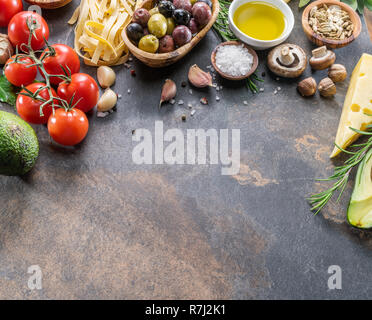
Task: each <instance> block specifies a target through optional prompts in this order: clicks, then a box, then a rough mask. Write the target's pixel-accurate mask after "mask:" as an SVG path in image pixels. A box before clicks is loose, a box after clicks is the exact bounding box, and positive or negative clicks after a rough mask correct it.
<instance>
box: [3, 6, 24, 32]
mask: <svg viewBox="0 0 372 320" xmlns="http://www.w3.org/2000/svg"><path fill="white" fill-rule="evenodd" d="M22 10H23V5H22V0H0V27H7V26H8V24H9V21H10V19H12V17H13V16H14V15H15V14H17V13H18V12H21V11H22Z"/></svg>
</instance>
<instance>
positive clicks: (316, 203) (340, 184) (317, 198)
mask: <svg viewBox="0 0 372 320" xmlns="http://www.w3.org/2000/svg"><path fill="white" fill-rule="evenodd" d="M367 128H368V129H371V128H372V126H371V125H368V126H367ZM350 129H351V130H353V131H355V132H356V133H359V134H361V135H367V136H371V135H372V132H370V131H360V130H357V129H353V128H350ZM336 147H337V148H339V149H340V150H341V151H342V152H344V153H347V154H350V155H351V157H350V158H349V159H347V160H346V161H345V162H344V164H343V165H341V166H338V167H335V169H334V172H333V175H331V176H330V177H328V178H326V179H317V180H318V181H336V182H335V183H334V184H333V185H332V186H331V187H330V188H329V189H327V190H325V191H322V192H320V193H317V194H314V195H312V196H311V197H309V198H308V201H309V202H310V204H311V206H312V207H311V210H312V211H315V215H316V214H318V213H319V212H320V211H321V210H322V209H323V208H324V206H325V205H326V204H327V202H328V201H329V200H330V199H331V198H332V196H333V195H334V193H335V192H337V191H339V195H338V198H337V201H339V200H340V198H341V196H342V194H343V192H344V190H345V187H346V184H347V182H348V180H349V177H350V174H351V172H352V170H353V169H354V168H355V167H356V166H358V165H359V163H360V162H362V161H363V159H364V157H365V156H366V154H367V152H368V150H369V149H370V148H371V147H372V137H370V138H369V139H368V140H367V142H366V143H361V144H354V145H352V146H351V148H359V150H358V151H355V152H352V151H348V150H344V149H343V148H341V147H340V146H338V145H337V144H336Z"/></svg>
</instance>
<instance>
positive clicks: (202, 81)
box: [189, 64, 213, 88]
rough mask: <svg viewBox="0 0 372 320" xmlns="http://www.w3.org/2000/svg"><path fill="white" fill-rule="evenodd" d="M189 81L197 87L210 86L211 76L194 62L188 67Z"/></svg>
mask: <svg viewBox="0 0 372 320" xmlns="http://www.w3.org/2000/svg"><path fill="white" fill-rule="evenodd" d="M189 81H190V83H191V84H192V85H193V86H195V87H197V88H205V87H208V86H210V87H212V86H213V84H212V76H211V74H210V73H209V72H205V71H203V70H202V69H200V68H199V67H198V66H197V65H196V64H194V65H193V66H191V67H190V70H189Z"/></svg>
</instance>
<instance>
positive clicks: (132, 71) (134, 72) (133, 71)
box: [130, 69, 136, 77]
mask: <svg viewBox="0 0 372 320" xmlns="http://www.w3.org/2000/svg"><path fill="white" fill-rule="evenodd" d="M130 74H131V76H132V77H135V76H136V70H134V69H132V70H130Z"/></svg>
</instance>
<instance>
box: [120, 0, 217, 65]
mask: <svg viewBox="0 0 372 320" xmlns="http://www.w3.org/2000/svg"><path fill="white" fill-rule="evenodd" d="M154 1H155V0H144V1H143V2H142V3H141V5H140V6H139V8H143V7H144V5H145V4H147V3H149V2H151V3H152V2H154ZM212 3H213V9H212V17H211V20H210V21H209V22H208V24H207V25H206V26H205V27H204V28H203V29H201V30H200V31H199V32H198V33H197V34H196V36H194V37H193V38H192V39H191V41H190V42H189V43H187V44H185V45H183V46H182V47H179V48H178V49H176V50H174V51H171V52H167V53H149V52H146V51H143V50H141V49H140V48H138V47H137V46H135V45H134V44H133V43H132V41H130V40H129V38H128V36H127V32H126V28H125V29H124V30H123V33H122V37H123V40H124V42H125V44H126V46H127V47H128V49H129V51H133V50H135V51H137V52H138V53H140V54H141V56H143V57H144V58H147V59H151V60H158V61H161V60H168V59H172V58H174V57H177V56H179V55H181V54H182V53H183V52H185V51H190V50H191V49H192V48H193V47H194V43H195V42H196V41H197V42H199V41H200V40H201V39H198V38H197V35H198V34H199V33H201V32H203V30H205V29H206V28H207V30H209V29H211V28H212V26H213V25H214V23H215V21H216V18H217V16H218V13H219V11H220V4H219V2H218V0H212Z"/></svg>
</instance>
